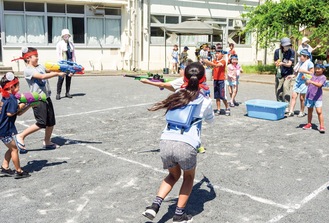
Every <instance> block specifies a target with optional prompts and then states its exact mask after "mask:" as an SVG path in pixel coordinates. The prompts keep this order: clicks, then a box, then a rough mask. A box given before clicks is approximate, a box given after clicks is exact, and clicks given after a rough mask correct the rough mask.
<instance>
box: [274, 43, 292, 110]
mask: <svg viewBox="0 0 329 223" xmlns="http://www.w3.org/2000/svg"><path fill="white" fill-rule="evenodd" d="M291 45H292V44H291V40H290V39H289V38H288V37H284V38H282V39H281V40H280V48H279V49H276V50H275V52H274V63H275V66H276V68H277V72H276V76H275V95H276V100H277V101H284V102H287V103H289V102H290V88H291V81H292V78H293V77H294V75H293V65H294V62H295V51H294V50H292V49H291Z"/></svg>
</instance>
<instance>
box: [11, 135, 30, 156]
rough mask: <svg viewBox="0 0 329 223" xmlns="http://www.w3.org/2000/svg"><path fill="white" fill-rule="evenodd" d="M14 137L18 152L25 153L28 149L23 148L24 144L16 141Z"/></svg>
mask: <svg viewBox="0 0 329 223" xmlns="http://www.w3.org/2000/svg"><path fill="white" fill-rule="evenodd" d="M14 139H15V142H16V146H17V148H18V150H19V154H26V153H27V152H28V151H27V150H26V148H25V144H22V143H20V142H18V140H17V137H16V136H15V137H14Z"/></svg>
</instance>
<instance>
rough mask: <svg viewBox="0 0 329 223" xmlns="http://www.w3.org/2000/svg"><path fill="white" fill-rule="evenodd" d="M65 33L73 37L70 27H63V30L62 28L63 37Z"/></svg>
mask: <svg viewBox="0 0 329 223" xmlns="http://www.w3.org/2000/svg"><path fill="white" fill-rule="evenodd" d="M64 35H69V36H70V37H71V34H70V31H69V30H68V29H63V30H62V37H63V36H64Z"/></svg>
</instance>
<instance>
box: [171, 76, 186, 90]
mask: <svg viewBox="0 0 329 223" xmlns="http://www.w3.org/2000/svg"><path fill="white" fill-rule="evenodd" d="M170 84H171V86H172V87H173V88H174V89H175V91H176V90H178V89H180V87H181V86H182V85H183V84H184V78H183V77H180V78H177V79H175V80H173V81H170Z"/></svg>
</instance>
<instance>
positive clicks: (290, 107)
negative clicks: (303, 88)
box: [289, 92, 298, 113]
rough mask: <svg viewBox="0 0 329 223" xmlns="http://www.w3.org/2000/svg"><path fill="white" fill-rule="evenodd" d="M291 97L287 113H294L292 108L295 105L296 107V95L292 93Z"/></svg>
mask: <svg viewBox="0 0 329 223" xmlns="http://www.w3.org/2000/svg"><path fill="white" fill-rule="evenodd" d="M291 96H292V97H291V101H290V106H289V112H292V113H294V108H295V105H296V99H297V97H298V93H296V92H293V93H292V95H291Z"/></svg>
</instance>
